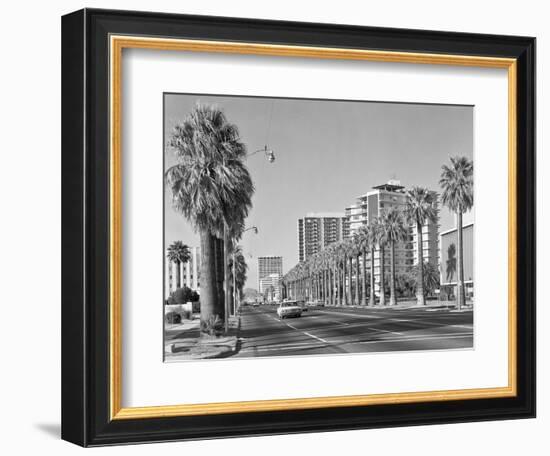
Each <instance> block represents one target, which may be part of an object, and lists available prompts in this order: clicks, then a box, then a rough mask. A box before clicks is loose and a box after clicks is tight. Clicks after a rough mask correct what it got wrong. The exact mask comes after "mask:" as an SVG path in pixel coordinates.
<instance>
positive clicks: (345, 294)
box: [342, 256, 348, 306]
mask: <svg viewBox="0 0 550 456" xmlns="http://www.w3.org/2000/svg"><path fill="white" fill-rule="evenodd" d="M342 272H343V277H342V298H343V301H344V306H347V305H348V289H347V285H348V282H347V274H348V257H347V256H345V257H344V262H343V264H342Z"/></svg>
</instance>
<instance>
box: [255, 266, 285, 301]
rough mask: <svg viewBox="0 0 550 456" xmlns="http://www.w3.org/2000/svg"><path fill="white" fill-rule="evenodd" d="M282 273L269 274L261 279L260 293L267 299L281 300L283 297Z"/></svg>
mask: <svg viewBox="0 0 550 456" xmlns="http://www.w3.org/2000/svg"><path fill="white" fill-rule="evenodd" d="M282 280H283V276H282V275H281V274H278V273H275V274H269V275H268V276H266V277H262V278H261V279H260V293H261V295H262V296H263V298H264V299H266V300H267V301H279V300H280V299H281V298H282V285H281V284H282Z"/></svg>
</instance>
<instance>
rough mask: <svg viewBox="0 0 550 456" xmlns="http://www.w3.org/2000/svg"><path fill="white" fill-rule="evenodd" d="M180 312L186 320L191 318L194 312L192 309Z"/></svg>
mask: <svg viewBox="0 0 550 456" xmlns="http://www.w3.org/2000/svg"><path fill="white" fill-rule="evenodd" d="M180 314H181V318H183V319H185V320H191V318H193V313H192V312H191V311H190V310H186V309H184V310H182V311H181V312H180Z"/></svg>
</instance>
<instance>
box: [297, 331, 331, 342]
mask: <svg viewBox="0 0 550 456" xmlns="http://www.w3.org/2000/svg"><path fill="white" fill-rule="evenodd" d="M302 332H303V333H304V334H305V335H306V336H309V337H313V338H314V339H317V340H318V341H321V342H323V343H324V344H328V341H326V340H325V339H323V338H322V337H317V336H315V335H313V334H310V333H308V332H305V331H302Z"/></svg>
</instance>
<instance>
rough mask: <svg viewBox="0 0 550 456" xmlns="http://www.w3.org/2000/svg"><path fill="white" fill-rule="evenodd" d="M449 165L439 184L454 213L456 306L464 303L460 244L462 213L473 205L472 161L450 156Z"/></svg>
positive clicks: (445, 202) (462, 263) (443, 172)
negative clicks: (456, 270)
mask: <svg viewBox="0 0 550 456" xmlns="http://www.w3.org/2000/svg"><path fill="white" fill-rule="evenodd" d="M450 161H451V163H450V165H449V166H448V165H443V166H442V172H441V179H440V181H439V185H440V186H441V189H442V190H443V193H442V195H441V200H442V202H443V204H445V205H446V206H447V207H448V208H449V209H450V210H451V211H453V212H454V213H456V225H457V226H456V229H457V247H458V248H457V269H458V277H457V288H458V290H457V307H458V309H461V308H462V306H463V305H464V304H465V294H464V256H463V245H462V214H464V213H465V212H467V211H469V210H470V209H472V207H473V205H474V163H473V161H472V160H469V159H468V158H466V157H451V158H450Z"/></svg>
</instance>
